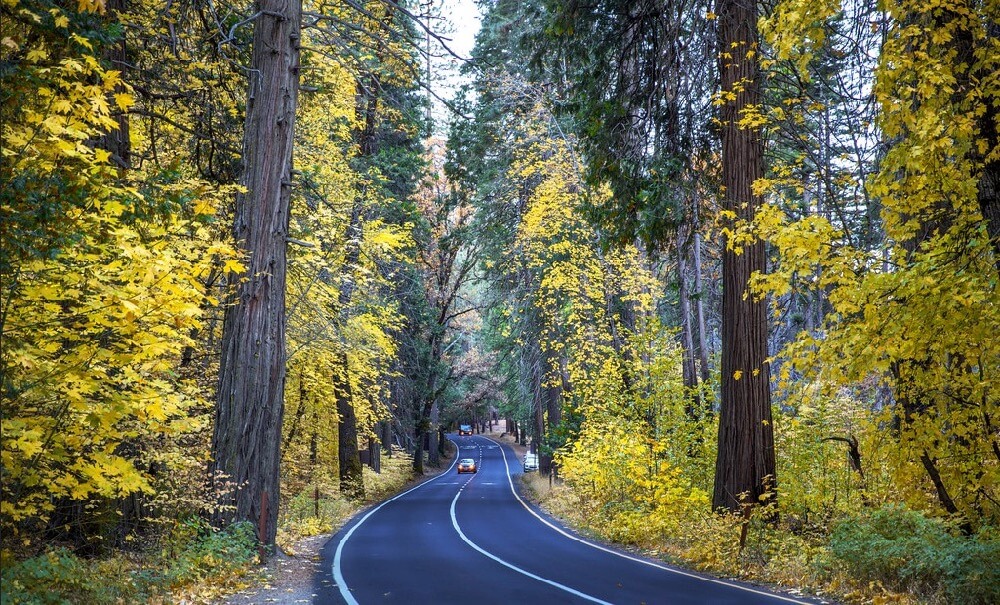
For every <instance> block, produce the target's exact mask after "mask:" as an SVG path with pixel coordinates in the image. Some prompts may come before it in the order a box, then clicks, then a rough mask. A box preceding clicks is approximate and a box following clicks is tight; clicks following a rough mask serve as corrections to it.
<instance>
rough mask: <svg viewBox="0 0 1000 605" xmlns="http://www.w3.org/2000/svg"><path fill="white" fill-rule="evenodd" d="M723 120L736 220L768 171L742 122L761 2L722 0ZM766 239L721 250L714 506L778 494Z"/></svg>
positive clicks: (753, 89) (753, 95)
mask: <svg viewBox="0 0 1000 605" xmlns="http://www.w3.org/2000/svg"><path fill="white" fill-rule="evenodd" d="M716 14H717V15H718V50H719V72H720V76H721V86H722V95H723V99H724V104H723V105H722V107H721V116H720V117H721V121H722V183H723V187H724V188H725V189H724V192H723V206H724V208H725V209H726V210H729V211H731V212H733V213H735V214H736V216H737V217H738V219H742V220H750V219H752V218H753V216H754V213H755V212H756V209H757V207H758V206H759V204H760V199H759V198H758V197H757V196H754V195H753V191H752V185H753V182H754V181H755V180H757V179H759V178H761V177H762V176H763V155H764V146H763V142H762V141H761V138H760V133H759V131H758V130H757V129H744V128H740V127H739V124H738V122H739V119H740V115H741V113H742V111H743V110H744V109H746V108H747V107H750V106H753V105H757V104H759V103H760V82H759V75H758V64H757V59H756V56H757V55H756V53H757V52H758V51H757V40H758V33H757V7H756V4H755V3H752V2H745V1H741V0H717V3H716ZM764 269H765V257H764V244H763V242H755V243H753V244H751V245H747V246H744V247H743V249H742V250H735V249H733V248H731V247H730V246H729V245H728V243H727V246H726V247H725V248H724V250H723V256H722V280H723V282H722V284H723V300H722V344H723V346H722V402H721V410H720V414H719V445H718V457H717V459H716V467H715V489H714V493H713V496H712V506H713V508H715V509H720V508H724V509H728V510H732V511H737V510H739V509H740V508H741V505H742V504H744V503H746V504H751V505H752V504H757V503H759V502H760V501H761V496H763V495H764V494H772V498H771V499H772V500H773V494H774V488H775V484H774V480H775V457H774V434H773V430H772V426H771V391H770V370H769V368H768V365H767V306H766V304H765V303H764V301H762V300H755V299H754V297H753V296H752V295H750V294H749V293H748V290H747V288H748V282H749V279H750V275H751V273H753V272H754V271H764ZM743 497H745V500H741V498H743Z"/></svg>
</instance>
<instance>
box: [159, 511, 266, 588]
mask: <svg viewBox="0 0 1000 605" xmlns="http://www.w3.org/2000/svg"><path fill="white" fill-rule="evenodd" d="M199 533H200V535H198V536H197V537H196V538H195V539H193V540H191V541H190V542H188V543H187V545H186V546H185V547H184V548H183V549H182V550H181V551H180V554H179V556H178V557H177V560H176V561H174V562H173V563H172V564H171V565H170V566H169V567H167V568H166V569H165V570H164V572H163V576H162V582H163V583H164V584H165V585H166V586H167V587H169V588H176V587H179V586H184V585H186V584H190V583H192V582H196V581H199V580H203V579H206V578H209V577H215V576H224V575H227V574H232V573H234V572H237V571H240V570H242V569H245V568H247V567H248V566H250V565H251V564H252V563H253V562H254V561H256V559H257V536H256V534H255V533H254V528H253V525H252V524H251V523H249V522H242V523H234V524H233V525H230V526H228V527H226V528H225V529H223V530H221V531H218V532H216V531H212V529H211V528H209V527H208V525H207V524H204V526H203V527H202V529H201V531H200V532H199Z"/></svg>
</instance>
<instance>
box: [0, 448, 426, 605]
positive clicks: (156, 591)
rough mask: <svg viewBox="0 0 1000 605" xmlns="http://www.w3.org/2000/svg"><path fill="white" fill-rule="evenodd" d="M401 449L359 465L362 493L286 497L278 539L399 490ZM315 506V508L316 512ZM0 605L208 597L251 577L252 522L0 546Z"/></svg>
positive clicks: (289, 543)
mask: <svg viewBox="0 0 1000 605" xmlns="http://www.w3.org/2000/svg"><path fill="white" fill-rule="evenodd" d="M411 467H412V460H411V458H410V457H409V456H407V455H404V454H401V453H400V454H397V455H394V456H392V457H384V458H383V459H382V472H381V473H375V472H374V471H372V470H371V469H369V468H368V467H365V477H364V480H365V495H366V497H365V499H364V500H363V501H358V500H348V499H346V498H344V497H342V496H341V495H340V493H339V490H337V489H336V484H334V485H333V489H329V488H326V487H323V488H322V489H320V491H319V499H318V500H317V499H316V494H317V491H316V489H315V486H309V487H308V488H306V489H303V490H301V491H300V493H298V494H296V495H294V496H293V497H291V498H289V500H288V501H287V502H286V504H285V506H284V507H283V509H282V512H281V520H280V526H279V529H278V537H277V542H278V545H279V547H281V548H282V549H284V550H285V551H286V552H289V553H291V551H292V549H293V548H294V544H295V543H296V542H297V541H298V540H300V539H301V538H304V537H307V536H312V535H319V534H324V533H330V532H333V531H335V530H336V529H337V528H339V527H340V526H342V525H343V524H344V523H345V522H346V521H347V519H349V518H350V517H351V516H353V515H354V514H355V513H357V512H358V511H360V510H361V509H362V508H363V507H364V506H366V505H368V504H370V503H371V502H376V501H380V500H383V499H385V498H386V497H389V496H391V495H392V494H394V493H396V492H399V491H400V490H401V489H403V487H405V486H406V484H407V483H408V482H409V481H410V480H411V479H412V474H411V470H410V469H411ZM317 511H318V512H319V514H318V515H317V514H316V513H317ZM0 562H2V569H3V572H2V575H0V605H21V604H25V605H62V604H72V605H107V604H117V603H121V604H130V603H149V604H154V605H155V604H159V603H175V602H181V601H184V602H189V603H207V602H211V601H212V599H213V598H215V597H218V596H221V595H224V594H228V593H232V592H234V591H236V590H240V589H242V588H245V587H246V586H247V585H249V584H251V583H254V582H256V581H257V580H258V579H259V578H257V577H255V576H254V575H253V573H252V572H253V571H254V570H256V569H259V568H258V567H257V564H258V563H260V562H261V561H260V558H259V555H258V548H257V541H256V536H255V533H254V528H253V526H252V525H251V524H250V523H238V524H235V525H232V526H229V527H227V528H225V529H223V530H214V529H213V528H212V527H211V526H210V525H209V524H208V523H207V522H206V521H204V520H203V519H202V518H200V517H196V516H192V517H189V518H187V519H184V520H182V521H178V522H177V523H175V524H173V527H172V528H171V529H170V530H169V531H166V532H165V533H164V534H163V535H162V536H160V538H159V539H157V541H156V543H155V544H154V545H149V546H147V547H146V548H145V549H143V550H136V551H132V552H125V551H117V552H116V553H115V554H113V555H111V556H103V557H96V558H87V557H83V556H79V555H77V554H74V553H73V552H72V551H71V550H69V549H67V548H62V547H53V548H50V549H49V550H47V551H46V552H44V553H42V554H40V555H38V556H34V557H31V558H28V559H23V560H15V557H14V555H13V554H11V553H9V552H7V553H3V557H2V561H0Z"/></svg>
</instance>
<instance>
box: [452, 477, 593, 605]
mask: <svg viewBox="0 0 1000 605" xmlns="http://www.w3.org/2000/svg"><path fill="white" fill-rule="evenodd" d="M506 462H507V459H506V458H504V464H505V465H506ZM508 472H509V469H508ZM508 476H509V475H508ZM470 481H472V479H471V478H470V479H469V481H466V482H465V485H468V484H469V482H470ZM465 485H463V486H462V487H460V488H459V489H458V493H457V494H455V498H454V499H452V501H451V525H452V527H454V528H455V531H456V532H458V537H459V538H461V539H462V541H463V542H465V543H466V544H468V545H469V546H471V547H472V548H474V549H476V550H477V551H479V552H480V553H482V554H484V555H486V556H487V557H489V558H491V559H493V560H494V561H496V562H497V563H499V564H501V565H503V566H504V567H508V568H510V569H513V570H514V571H516V572H517V573H519V574H521V575H525V576H528V577H529V578H531V579H533V580H538V581H539V582H544V583H545V584H548V585H550V586H554V587H556V588H558V589H559V590H564V591H566V592H568V593H570V594H572V595H576V596H578V597H580V598H581V599H586V600H587V601H591V602H593V603H601V605H613V604H612V603H609V602H607V601H602V600H601V599H598V598H597V597H592V596H590V595H589V594H586V593H583V592H580V591H579V590H574V589H572V588H570V587H569V586H566V585H563V584H560V583H559V582H556V581H555V580H549V579H547V578H543V577H541V576H537V575H535V574H533V573H531V572H530V571H526V570H524V569H521V568H520V567H518V566H516V565H514V564H513V563H508V562H507V561H504V560H503V559H501V558H500V557H498V556H496V555H494V554H493V553H491V552H489V551H488V550H485V549H484V548H482V547H480V546H479V545H478V544H476V543H475V542H473V541H472V540H470V539H469V538H468V536H466V535H465V532H463V531H462V528H461V527H459V525H458V518H456V516H455V505H456V504H458V498H459V496H461V495H462V490H464V489H465Z"/></svg>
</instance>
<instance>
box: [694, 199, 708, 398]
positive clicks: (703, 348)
mask: <svg viewBox="0 0 1000 605" xmlns="http://www.w3.org/2000/svg"><path fill="white" fill-rule="evenodd" d="M698 205H699V201H698V200H697V199H696V200H695V201H694V214H693V217H694V220H693V224H692V225H691V228H692V229H693V230H694V296H695V314H696V315H697V317H698V366H699V367H698V371H699V372H700V373H701V381H702V382H703V383H706V384H707V383H708V381H709V378H710V377H711V376H710V374H709V368H708V334H707V333H706V331H705V290H704V289H703V288H702V285H701V221H700V219H699V217H698Z"/></svg>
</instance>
